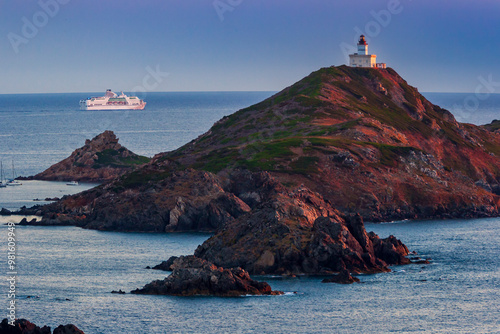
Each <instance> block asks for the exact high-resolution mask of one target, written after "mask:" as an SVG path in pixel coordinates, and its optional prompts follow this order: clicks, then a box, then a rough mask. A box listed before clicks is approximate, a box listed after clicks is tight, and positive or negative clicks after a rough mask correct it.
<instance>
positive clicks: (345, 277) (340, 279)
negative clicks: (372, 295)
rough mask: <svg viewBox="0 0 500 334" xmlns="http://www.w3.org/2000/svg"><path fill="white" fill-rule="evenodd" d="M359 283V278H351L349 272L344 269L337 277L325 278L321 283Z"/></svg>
mask: <svg viewBox="0 0 500 334" xmlns="http://www.w3.org/2000/svg"><path fill="white" fill-rule="evenodd" d="M355 282H359V278H357V277H353V276H351V274H350V273H349V270H347V269H344V270H342V271H341V272H340V273H339V274H338V275H334V276H332V277H330V278H325V279H324V280H323V281H322V283H339V284H352V283H355Z"/></svg>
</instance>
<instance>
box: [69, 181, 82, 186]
mask: <svg viewBox="0 0 500 334" xmlns="http://www.w3.org/2000/svg"><path fill="white" fill-rule="evenodd" d="M66 185H67V186H77V185H79V183H78V181H71V182H68V183H66Z"/></svg>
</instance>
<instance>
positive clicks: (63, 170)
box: [31, 131, 149, 182]
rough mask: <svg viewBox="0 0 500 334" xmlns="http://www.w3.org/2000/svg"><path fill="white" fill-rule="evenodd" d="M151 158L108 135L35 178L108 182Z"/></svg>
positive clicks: (104, 134) (97, 138)
mask: <svg viewBox="0 0 500 334" xmlns="http://www.w3.org/2000/svg"><path fill="white" fill-rule="evenodd" d="M147 162H149V158H147V157H143V156H140V155H137V154H135V153H133V152H132V151H129V150H128V149H127V148H125V147H123V146H122V145H120V144H119V143H118V138H117V137H116V135H115V134H114V133H113V131H104V132H103V133H101V134H99V135H98V136H96V137H94V138H93V139H92V140H90V139H87V140H86V141H85V145H84V146H82V147H80V148H78V149H76V150H75V151H74V152H73V153H71V155H70V156H69V157H67V158H66V159H64V160H63V161H61V162H58V163H56V164H54V165H52V166H50V167H49V168H48V169H46V170H45V171H43V172H41V173H38V174H36V175H35V176H33V177H31V178H32V179H34V180H46V181H85V182H104V181H110V180H112V179H114V178H116V177H117V176H120V175H123V174H125V173H126V172H129V171H132V170H134V169H135V168H136V167H137V166H139V165H142V164H145V163H147Z"/></svg>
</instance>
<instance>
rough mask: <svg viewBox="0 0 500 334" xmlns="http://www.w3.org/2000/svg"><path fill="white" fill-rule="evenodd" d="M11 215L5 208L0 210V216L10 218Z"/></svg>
mask: <svg viewBox="0 0 500 334" xmlns="http://www.w3.org/2000/svg"><path fill="white" fill-rule="evenodd" d="M11 214H12V212H11V211H10V210H7V209H6V208H2V210H0V216H10V215H11Z"/></svg>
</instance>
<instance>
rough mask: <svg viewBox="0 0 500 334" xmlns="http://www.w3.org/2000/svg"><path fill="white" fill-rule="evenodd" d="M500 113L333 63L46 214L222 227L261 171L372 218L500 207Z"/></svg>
mask: <svg viewBox="0 0 500 334" xmlns="http://www.w3.org/2000/svg"><path fill="white" fill-rule="evenodd" d="M497 123H498V121H497V122H493V123H492V124H490V125H486V126H474V125H472V124H462V123H458V122H457V121H456V120H455V118H454V117H453V115H452V114H451V113H450V112H448V111H447V110H444V109H442V108H440V107H438V106H436V105H433V104H432V103H430V102H429V101H428V100H426V99H425V98H424V97H423V96H422V95H421V94H420V93H419V92H418V90H417V89H416V88H414V87H412V86H410V85H408V84H407V82H406V81H405V80H404V79H403V78H401V77H400V76H399V75H398V74H397V73H396V72H395V71H394V70H392V69H390V68H388V69H367V68H351V67H347V66H340V67H330V68H323V69H320V70H318V71H316V72H313V73H312V74H310V75H309V76H307V77H306V78H304V79H302V80H301V81H299V82H297V83H296V84H294V85H292V86H290V87H288V88H286V89H284V90H283V91H281V92H279V93H277V94H275V95H274V96H272V97H270V98H269V99H267V100H265V101H263V102H261V103H258V104H256V105H253V106H251V107H248V108H246V109H242V110H240V111H238V112H236V113H234V114H232V115H230V116H227V117H224V118H223V119H221V120H220V121H218V122H216V123H215V124H214V126H213V127H212V128H211V129H210V130H209V131H208V132H206V133H205V134H203V135H201V136H199V137H198V138H196V139H195V140H193V141H191V142H190V143H188V144H186V145H184V146H182V147H180V148H179V149H177V150H175V151H172V152H167V153H160V154H157V155H156V156H155V157H154V158H153V159H152V160H151V161H150V162H149V163H147V164H145V165H143V166H141V167H140V168H138V169H136V170H134V171H131V172H128V173H126V174H124V175H122V176H121V177H119V178H116V179H114V180H112V181H110V182H107V183H105V184H103V185H101V186H99V187H97V188H94V189H92V190H89V191H87V192H84V193H81V194H78V195H73V196H68V197H65V198H63V199H62V200H61V201H58V202H56V203H53V204H51V205H48V206H46V207H44V208H43V210H42V212H43V213H44V218H43V220H42V222H41V224H48V225H50V224H58V223H64V224H73V225H77V226H82V227H86V228H94V229H103V230H123V231H157V232H169V231H193V230H194V231H197V230H203V231H217V230H219V229H220V228H221V227H223V226H226V224H228V223H230V222H233V221H234V220H236V219H239V217H240V216H242V215H244V214H249V213H252V214H256V212H254V210H255V209H257V208H260V207H259V205H262V204H263V203H264V202H265V200H264V198H266V197H269V195H270V194H268V193H266V191H267V190H266V189H267V188H265V184H259V182H261V181H262V178H261V175H262V173H267V175H269V178H272V180H273V182H277V183H279V184H280V185H281V187H282V188H283V191H289V192H293V191H296V190H297V189H299V188H307V189H309V190H310V191H312V192H314V193H317V194H318V195H319V196H321V197H322V198H323V200H324V201H325V202H328V203H329V204H330V205H331V207H332V208H335V209H336V210H338V211H339V212H340V213H341V214H343V215H351V214H357V213H359V214H360V216H361V217H362V218H363V219H364V220H369V221H389V220H395V219H417V218H420V219H426V218H471V217H489V216H498V214H499V204H500V196H499V194H500V186H499V184H500V167H499V166H500V134H499V133H498V131H497V127H498V124H497ZM256 180H261V181H256ZM262 182H264V181H262ZM258 210H260V209H258Z"/></svg>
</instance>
